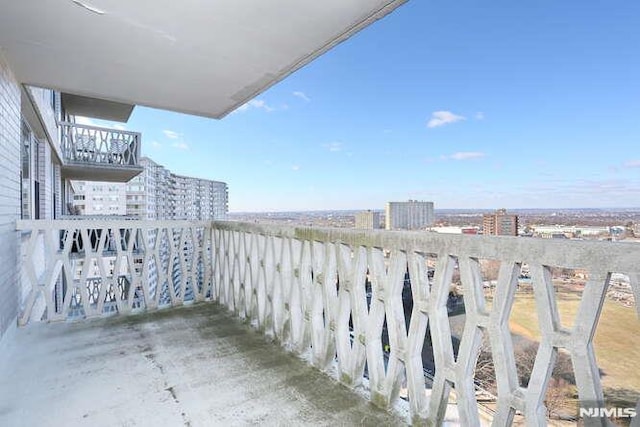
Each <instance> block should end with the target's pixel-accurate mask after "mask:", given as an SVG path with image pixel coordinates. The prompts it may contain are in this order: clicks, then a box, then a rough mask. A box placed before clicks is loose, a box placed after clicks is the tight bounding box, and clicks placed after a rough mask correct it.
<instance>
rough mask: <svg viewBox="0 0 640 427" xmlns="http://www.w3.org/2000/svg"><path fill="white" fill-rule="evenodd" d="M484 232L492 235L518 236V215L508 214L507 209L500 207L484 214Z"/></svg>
mask: <svg viewBox="0 0 640 427" xmlns="http://www.w3.org/2000/svg"><path fill="white" fill-rule="evenodd" d="M482 233H483V234H485V235H492V236H517V235H518V215H510V214H507V210H506V209H498V210H497V211H495V212H494V213H492V214H485V215H483V216H482Z"/></svg>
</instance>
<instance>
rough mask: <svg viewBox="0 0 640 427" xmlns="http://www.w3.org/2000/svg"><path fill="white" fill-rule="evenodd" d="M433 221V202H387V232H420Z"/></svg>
mask: <svg viewBox="0 0 640 427" xmlns="http://www.w3.org/2000/svg"><path fill="white" fill-rule="evenodd" d="M434 221H435V214H434V212H433V202H421V201H417V200H409V201H408V202H388V203H387V206H386V208H385V228H386V229H387V230H420V229H423V228H426V227H429V226H431V225H433V223H434Z"/></svg>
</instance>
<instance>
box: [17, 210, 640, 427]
mask: <svg viewBox="0 0 640 427" xmlns="http://www.w3.org/2000/svg"><path fill="white" fill-rule="evenodd" d="M18 228H19V229H20V230H21V231H22V245H21V248H22V249H21V250H22V260H23V262H22V268H23V274H22V277H23V280H22V286H23V293H22V295H23V306H22V312H21V317H20V322H21V323H22V324H25V323H29V322H32V321H42V320H44V321H54V320H67V319H72V318H76V319H77V318H85V317H86V318H89V317H95V316H104V315H113V314H118V313H120V314H122V313H129V312H132V311H140V310H155V309H157V308H159V307H163V306H176V305H182V304H184V303H187V302H199V301H215V302H217V303H219V304H222V305H225V306H227V307H228V308H229V309H230V310H231V311H233V312H235V313H236V314H237V315H239V316H240V317H242V318H245V319H247V320H248V321H250V322H251V323H252V324H253V325H254V326H256V327H257V328H258V329H260V330H262V331H264V332H265V333H266V334H268V335H270V336H273V337H275V338H277V339H278V341H279V342H280V343H282V345H284V346H285V347H287V348H288V349H290V350H291V351H293V352H295V353H298V354H301V355H305V356H306V357H307V358H308V360H309V361H310V362H311V363H312V364H313V365H314V366H316V367H318V368H320V369H323V370H331V369H335V371H337V377H338V379H339V381H341V382H342V383H344V384H346V385H348V386H351V387H354V386H359V385H366V387H367V388H368V390H369V392H370V399H371V400H372V401H373V402H374V403H375V404H376V405H379V406H382V407H390V406H392V405H393V404H394V403H395V402H396V401H397V400H398V397H399V395H400V390H401V389H403V390H405V391H406V392H403V394H406V396H403V397H404V398H405V399H406V400H407V401H408V406H409V409H410V414H411V417H412V419H413V421H414V422H417V423H424V422H426V423H427V424H430V425H440V424H442V422H443V419H444V416H445V410H446V409H447V405H448V404H449V401H450V398H451V396H452V395H455V401H456V404H457V410H458V413H459V419H460V422H461V424H462V425H468V426H474V425H480V424H481V421H482V420H483V415H482V414H483V413H485V411H484V410H482V409H483V408H484V406H481V405H480V404H479V400H480V397H479V396H481V395H480V394H478V381H477V379H474V376H477V375H476V374H477V370H478V369H479V366H478V362H477V361H478V360H479V356H481V352H482V347H483V341H484V342H485V343H486V346H488V347H489V348H490V350H491V356H490V357H491V358H492V359H493V364H494V374H493V375H494V377H495V385H496V390H495V391H494V392H493V393H484V394H482V396H485V397H486V396H492V397H491V398H492V399H493V401H492V402H491V405H490V407H491V412H492V414H493V423H494V425H500V426H501V425H509V424H511V423H512V422H513V420H514V417H515V416H516V414H519V415H518V416H520V417H524V420H525V421H526V423H528V424H529V425H546V423H547V418H546V416H547V409H548V408H546V407H545V402H547V404H549V400H545V393H546V391H548V389H549V387H550V386H551V385H550V384H551V382H552V372H553V370H554V366H555V365H556V361H557V360H558V358H559V357H560V356H561V355H562V354H564V355H569V356H570V358H571V364H570V366H571V368H570V369H571V370H572V375H573V376H574V377H575V389H576V390H577V395H578V398H579V401H580V402H582V403H583V404H591V405H594V404H601V405H604V400H605V398H604V395H603V388H602V383H601V375H600V370H599V367H598V364H597V363H596V356H595V351H594V344H593V339H594V335H595V332H596V329H597V327H598V324H599V320H600V317H601V312H602V309H603V304H604V301H605V298H606V297H607V291H608V288H609V287H610V285H611V281H612V276H613V274H614V273H620V274H624V275H626V277H628V279H629V283H630V292H631V294H632V298H635V301H636V303H637V302H638V301H640V283H639V277H640V245H639V244H633V243H611V242H588V241H549V240H545V239H533V238H515V237H512V238H509V237H492V236H461V235H441V234H436V233H425V232H394V231H381V230H376V231H373V230H372V231H363V230H344V229H322V228H294V227H281V226H266V225H257V224H244V223H234V222H192V221H117V220H114V221H99V222H98V221H91V220H86V221H82V220H77V221H64V220H60V221H20V222H19V223H18ZM485 260H489V261H492V262H495V263H497V265H498V268H497V271H496V275H497V280H496V281H495V284H494V285H492V287H491V295H490V296H488V295H487V293H486V290H487V284H486V282H485V281H484V280H483V272H482V262H483V261H485ZM525 263H526V266H527V268H526V276H527V283H528V285H527V286H529V287H530V290H529V296H530V298H531V299H532V301H533V302H534V303H535V304H534V306H535V308H534V309H532V311H534V312H535V314H532V315H534V316H535V317H537V321H538V326H537V327H538V328H539V330H540V336H539V346H538V348H537V351H536V352H535V355H534V358H535V361H534V362H533V364H532V366H529V368H528V369H529V372H528V374H529V376H530V379H529V381H528V384H524V385H523V384H521V381H520V380H519V377H518V375H519V371H518V370H519V368H517V367H516V362H517V361H516V352H515V350H514V348H515V345H514V342H513V338H512V335H511V331H510V326H509V318H510V315H511V312H512V309H513V307H514V304H515V303H516V293H517V291H518V290H519V289H520V288H521V287H523V286H524V285H522V284H521V283H520V282H519V280H520V279H521V278H522V276H523V272H524V271H525V270H523V269H522V266H523V264H525ZM557 267H562V268H565V269H583V270H584V271H588V280H586V283H584V284H583V288H581V291H580V292H579V300H578V301H577V312H576V315H575V321H574V324H573V326H571V327H569V326H567V325H566V324H565V319H564V317H563V313H561V310H560V309H559V305H558V290H557V289H556V287H557V286H558V285H557V283H555V282H554V280H553V278H552V271H554V268H557ZM455 276H459V279H458V280H459V282H460V287H461V289H462V294H463V297H464V304H463V310H464V313H465V318H464V321H463V323H462V328H463V330H462V332H461V333H460V334H459V335H458V341H457V342H454V340H452V336H453V335H454V332H453V331H452V329H453V327H452V324H451V323H450V321H451V320H450V315H451V310H452V308H453V309H455V307H452V306H455V305H456V304H452V300H451V284H452V281H454V277H455ZM636 310H637V313H636V314H637V315H640V309H638V308H637V306H636ZM634 317H636V316H635V315H634ZM635 320H636V321H637V319H635ZM427 338H428V339H429V340H430V346H431V347H432V360H431V363H432V364H433V366H431V367H428V366H427V364H428V361H427V360H426V359H425V357H424V354H423V353H424V351H423V346H425V345H426V344H425V342H426V340H427ZM628 340H631V341H633V342H637V336H629V337H628ZM615 356H616V357H618V358H619V360H620V361H623V360H626V358H627V357H628V355H627V354H618V355H615ZM425 370H426V371H427V372H426V373H427V374H428V375H425ZM585 422H586V423H587V424H589V423H591V424H594V425H604V424H605V423H604V421H602V420H601V419H585Z"/></svg>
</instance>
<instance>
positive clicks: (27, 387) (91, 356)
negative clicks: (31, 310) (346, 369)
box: [0, 303, 405, 426]
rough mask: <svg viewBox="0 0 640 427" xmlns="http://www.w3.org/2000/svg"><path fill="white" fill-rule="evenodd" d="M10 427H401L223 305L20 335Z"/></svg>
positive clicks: (7, 359) (3, 391)
mask: <svg viewBox="0 0 640 427" xmlns="http://www.w3.org/2000/svg"><path fill="white" fill-rule="evenodd" d="M9 339H10V340H9V341H8V342H5V343H3V348H2V353H4V354H0V425H2V426H35V425H47V426H58V425H64V426H77V425H81V426H160V425H163V426H165V425H166V426H179V425H184V426H210V425H228V426H236V425H327V426H328V425H331V426H334V425H376V426H379V425H402V424H404V423H405V422H404V420H403V419H402V418H400V417H398V416H396V415H394V414H390V413H386V412H383V411H381V410H379V409H377V408H376V407H374V406H372V405H371V404H369V403H367V402H366V401H365V400H364V398H362V397H361V396H359V395H357V394H356V393H355V392H353V391H351V390H349V389H347V388H345V387H343V386H341V385H340V384H338V383H337V382H336V381H334V380H333V379H332V378H330V377H329V376H327V375H326V374H324V373H322V372H320V371H318V370H316V369H314V368H312V367H310V366H309V365H307V364H306V362H304V361H303V360H300V359H299V358H297V357H295V356H293V355H291V354H288V353H287V352H286V351H284V350H282V349H281V348H280V347H279V346H278V345H276V344H274V343H270V342H268V341H267V340H266V339H265V338H264V336H263V335H262V334H260V333H257V332H254V331H252V330H251V329H250V328H249V326H247V325H245V324H243V323H242V322H241V321H240V320H239V319H236V318H234V317H232V316H231V315H230V314H229V313H227V312H226V310H225V309H224V308H222V307H220V306H218V305H216V304H209V303H203V304H198V305H193V306H190V307H182V308H175V309H167V310H160V311H157V312H155V313H148V314H141V315H131V316H122V317H112V318H108V319H96V320H91V321H83V322H76V323H54V324H35V325H30V326H28V327H25V328H21V329H18V330H17V331H15V334H14V336H13V337H9Z"/></svg>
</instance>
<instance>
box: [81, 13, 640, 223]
mask: <svg viewBox="0 0 640 427" xmlns="http://www.w3.org/2000/svg"><path fill="white" fill-rule="evenodd" d="M462 3H464V5H461V4H435V3H430V4H425V2H409V3H407V4H406V5H405V6H404V7H402V8H400V9H399V10H397V11H395V12H394V13H392V14H391V15H390V16H388V17H387V18H386V19H384V20H382V21H380V22H377V23H375V24H374V25H372V27H371V28H368V29H365V30H364V31H363V32H361V33H359V34H357V35H356V36H354V37H353V38H352V39H350V40H348V41H347V42H345V43H343V44H341V45H340V46H338V47H337V48H336V49H334V50H332V51H330V52H328V53H327V54H326V55H324V56H322V57H320V58H319V59H318V60H316V61H314V62H313V63H312V64H310V65H308V66H306V67H304V68H303V69H302V70H300V71H298V72H296V73H294V74H292V75H291V76H289V77H288V78H286V79H285V80H283V81H282V82H280V83H278V84H276V85H275V86H273V87H272V88H271V89H269V90H268V91H266V92H265V93H263V94H262V95H260V96H259V97H258V98H256V99H254V100H252V101H250V102H248V103H247V104H245V105H244V106H242V107H241V108H239V109H238V110H236V112H234V113H232V114H230V115H229V116H227V117H226V118H224V119H222V120H220V121H215V120H210V119H205V118H199V117H193V116H187V115H181V114H175V113H169V112H163V111H159V110H153V109H148V108H142V107H137V108H136V109H135V110H134V113H133V115H132V118H131V120H130V121H129V123H127V124H126V125H124V126H126V128H127V129H130V130H135V131H140V132H142V134H143V145H142V150H143V154H144V155H147V156H151V157H153V158H154V159H158V161H159V162H160V163H163V164H165V165H167V167H168V168H170V169H171V170H174V171H175V172H176V173H179V174H185V175H191V176H198V177H201V178H205V179H213V180H222V181H225V182H227V183H228V185H229V211H230V212H252V211H253V212H258V211H263V212H267V211H301V210H329V209H354V210H357V209H380V208H382V207H384V204H385V203H386V202H387V201H393V200H408V199H418V200H432V201H434V202H435V205H436V207H437V208H439V209H474V208H477V209H495V208H500V207H504V208H507V209H516V208H616V207H637V206H639V205H640V203H638V201H639V200H638V195H637V194H638V189H639V188H640V155H638V154H637V153H635V152H634V151H633V150H632V147H634V146H637V144H638V138H639V136H640V128H639V124H638V120H637V117H638V116H639V114H640V105H639V103H638V102H637V100H638V99H640V96H639V95H640V81H639V80H640V79H638V77H637V76H640V59H639V58H640V55H637V46H640V30H638V29H637V25H636V23H637V22H638V21H640V5H637V4H633V3H631V2H627V3H624V4H619V5H615V6H611V5H605V4H600V5H596V4H586V5H585V4H584V3H578V2H574V1H572V2H565V3H562V4H559V3H556V2H547V1H544V2H537V3H536V4H510V3H506V2H500V3H492V4H486V5H482V6H480V5H478V4H475V3H473V2H470V1H464V2H462ZM93 122H96V121H93Z"/></svg>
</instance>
